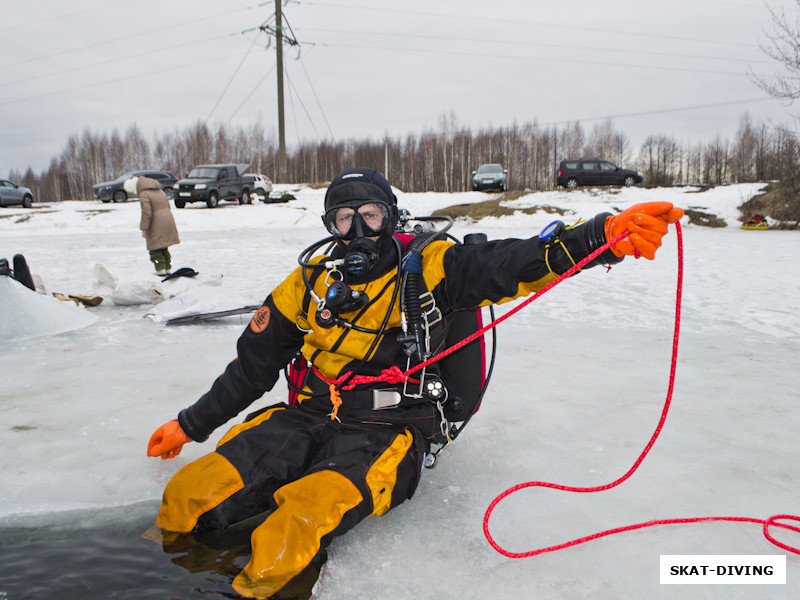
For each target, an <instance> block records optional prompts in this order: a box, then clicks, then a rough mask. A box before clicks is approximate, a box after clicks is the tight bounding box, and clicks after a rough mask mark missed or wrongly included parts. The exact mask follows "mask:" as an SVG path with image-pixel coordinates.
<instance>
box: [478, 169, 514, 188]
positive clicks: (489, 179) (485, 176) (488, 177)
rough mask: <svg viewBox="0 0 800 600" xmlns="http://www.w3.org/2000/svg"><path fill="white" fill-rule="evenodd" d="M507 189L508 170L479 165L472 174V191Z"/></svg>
mask: <svg viewBox="0 0 800 600" xmlns="http://www.w3.org/2000/svg"><path fill="white" fill-rule="evenodd" d="M507 189H508V170H506V169H504V168H503V165H481V166H480V167H478V170H477V171H473V172H472V191H473V192H479V191H481V190H500V191H501V192H505V191H506V190H507Z"/></svg>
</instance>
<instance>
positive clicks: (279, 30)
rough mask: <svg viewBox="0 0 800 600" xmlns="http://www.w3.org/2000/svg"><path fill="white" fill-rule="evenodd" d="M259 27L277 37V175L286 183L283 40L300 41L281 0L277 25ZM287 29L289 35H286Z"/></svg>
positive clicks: (276, 2) (297, 44)
mask: <svg viewBox="0 0 800 600" xmlns="http://www.w3.org/2000/svg"><path fill="white" fill-rule="evenodd" d="M259 29H260V30H261V31H263V32H264V33H266V34H267V35H272V36H274V37H275V50H276V61H277V62H276V65H275V66H276V69H275V70H276V71H277V72H278V173H277V174H276V176H275V181H276V182H277V183H286V126H285V124H284V112H283V42H284V41H285V42H286V43H287V44H289V45H290V46H299V45H300V42H298V41H297V39H296V38H295V37H294V33H293V32H292V28H291V26H287V27H284V26H283V13H282V12H281V0H275V27H271V26H269V25H267V23H266V22H264V23H263V24H262V25H261V26H260V27H259ZM286 31H288V32H289V35H286Z"/></svg>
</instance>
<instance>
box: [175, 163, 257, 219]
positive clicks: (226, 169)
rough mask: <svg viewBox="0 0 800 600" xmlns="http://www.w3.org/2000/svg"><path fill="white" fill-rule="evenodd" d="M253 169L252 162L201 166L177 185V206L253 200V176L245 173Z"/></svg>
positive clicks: (211, 205)
mask: <svg viewBox="0 0 800 600" xmlns="http://www.w3.org/2000/svg"><path fill="white" fill-rule="evenodd" d="M249 168H250V165H249V164H238V165H234V164H230V165H197V166H196V167H195V168H193V169H192V170H191V171H189V174H188V175H187V176H186V177H184V178H183V179H181V180H180V181H178V183H176V184H175V196H174V197H175V208H184V207H185V206H186V203H187V202H205V203H206V206H207V207H208V208H214V207H215V206H217V205H218V204H219V202H220V201H221V200H229V201H236V200H238V201H239V204H250V203H252V201H253V199H252V198H251V197H250V186H251V185H252V184H253V179H252V178H251V177H247V176H245V175H242V173H244V172H245V171H246V170H247V169H249Z"/></svg>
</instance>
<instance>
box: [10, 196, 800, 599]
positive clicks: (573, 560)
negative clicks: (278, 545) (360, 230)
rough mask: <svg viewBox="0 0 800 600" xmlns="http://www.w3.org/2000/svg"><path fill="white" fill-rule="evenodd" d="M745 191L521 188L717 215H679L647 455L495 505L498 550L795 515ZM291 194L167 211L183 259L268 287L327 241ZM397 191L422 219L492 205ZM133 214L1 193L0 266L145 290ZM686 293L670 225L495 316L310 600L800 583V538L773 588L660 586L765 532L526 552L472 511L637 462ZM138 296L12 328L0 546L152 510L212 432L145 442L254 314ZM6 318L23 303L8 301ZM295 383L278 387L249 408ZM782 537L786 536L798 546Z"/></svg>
mask: <svg viewBox="0 0 800 600" xmlns="http://www.w3.org/2000/svg"><path fill="white" fill-rule="evenodd" d="M759 187H760V186H758V185H736V186H724V187H718V188H715V189H712V190H708V191H705V192H702V193H696V191H697V190H696V189H694V188H663V189H652V190H649V189H640V188H633V189H623V190H581V191H573V192H561V191H557V192H548V193H537V194H530V195H527V196H523V197H522V198H520V199H519V200H515V201H513V202H510V203H509V205H511V206H515V205H516V206H518V207H519V208H525V207H528V206H533V205H539V206H546V205H550V206H554V207H559V208H561V209H564V210H567V211H568V214H567V215H566V216H565V217H564V219H565V220H566V221H571V220H576V219H577V218H578V217H590V216H592V215H594V214H595V213H597V212H600V211H603V210H610V209H611V208H612V207H613V208H614V209H622V208H625V207H627V206H630V205H632V204H634V203H636V202H642V201H650V200H669V201H672V202H674V203H675V204H677V205H680V206H683V207H694V208H696V209H698V210H704V211H707V212H709V213H713V214H716V215H718V216H720V217H721V218H723V219H725V220H726V221H727V223H728V225H729V226H728V227H726V228H721V229H709V228H702V227H696V226H692V225H688V224H687V223H686V221H684V228H683V231H684V243H685V263H686V264H685V281H684V290H683V291H684V296H683V313H682V332H681V342H680V354H679V361H678V368H677V378H676V383H675V393H674V399H673V406H672V409H671V412H670V415H669V417H668V418H667V421H666V425H665V428H664V431H663V433H662V435H661V437H660V438H659V439H658V441H657V442H656V444H655V446H654V447H653V449H652V451H651V452H650V454H649V455H648V457H647V459H646V460H645V461H644V463H643V464H642V466H641V468H640V469H639V471H637V473H636V474H634V475H633V477H632V478H631V479H629V480H628V481H627V482H625V483H624V484H623V485H621V486H619V487H617V488H614V489H612V490H609V491H606V492H602V493H597V494H567V493H563V492H558V491H552V490H540V489H537V490H524V491H521V492H519V493H517V494H515V495H513V496H511V497H510V498H508V499H507V500H505V501H504V502H503V503H501V504H500V505H499V506H498V508H497V509H496V510H495V512H494V514H493V516H492V520H491V531H492V534H493V536H494V537H495V539H496V540H497V541H498V542H499V543H500V544H501V545H503V546H504V547H505V548H507V549H509V550H512V551H519V552H521V551H525V550H532V549H534V548H539V547H543V546H548V545H552V544H556V543H559V542H561V541H566V540H569V539H572V538H574V537H579V536H583V535H587V534H590V533H594V532H596V531H600V530H604V529H609V528H612V527H619V526H623V525H627V524H631V523H637V522H642V521H648V520H652V519H665V518H682V517H699V516H739V517H753V518H766V517H769V516H770V515H773V514H778V513H792V514H798V513H800V510H798V484H800V461H798V459H797V451H798V439H800V436H799V435H798V427H799V426H800V392H798V389H800V369H798V365H800V312H798V299H800V263H798V256H800V235H798V233H797V232H793V231H767V232H760V231H756V232H752V231H743V230H741V229H740V228H739V225H740V224H739V222H738V221H736V217H737V216H738V213H737V211H736V207H737V206H738V205H739V204H741V203H742V202H744V201H745V200H747V199H749V198H750V197H751V196H752V195H753V194H754V193H756V191H757V190H758V189H759ZM292 189H293V193H294V194H295V195H296V196H297V200H295V201H292V202H290V203H288V204H270V205H265V204H255V205H252V206H237V205H223V206H221V207H219V208H217V209H214V210H209V209H206V208H205V207H201V206H199V205H192V206H190V207H187V208H186V209H184V210H173V214H174V215H175V219H176V221H177V224H178V228H179V230H180V233H181V239H182V240H183V242H182V243H181V244H180V245H178V246H175V247H173V248H172V255H173V267H174V268H178V267H182V266H188V267H193V268H194V269H196V270H197V271H199V272H200V273H201V274H220V273H221V274H222V275H223V277H222V279H221V281H220V288H221V289H222V290H225V291H227V292H229V293H230V294H231V295H235V296H240V297H242V298H246V299H255V300H256V302H260V301H261V300H262V299H263V298H264V297H265V296H266V294H267V293H268V292H269V291H270V290H271V289H272V287H274V286H275V285H276V284H277V283H279V282H280V281H281V280H282V279H283V277H284V276H285V275H286V274H287V273H288V272H289V271H290V270H291V269H292V268H294V266H295V265H296V259H297V255H298V254H299V253H300V251H301V250H302V249H303V248H305V247H307V246H308V245H310V244H311V243H313V242H314V241H316V240H317V239H319V238H321V237H323V236H324V235H325V231H324V229H323V228H322V225H321V221H320V218H319V214H320V207H321V205H322V197H323V194H324V190H322V189H312V188H309V187H304V186H297V187H293V188H292ZM398 196H399V199H400V205H401V206H403V207H405V208H408V209H409V210H410V211H411V213H412V214H418V215H423V214H429V213H430V212H431V211H433V210H435V209H437V208H440V207H443V206H448V205H452V204H460V203H465V202H477V201H480V200H484V199H486V198H487V197H489V195H487V194H481V193H464V194H434V193H425V194H404V193H401V192H398ZM553 218H555V217H554V216H553V215H552V214H551V213H548V212H546V211H545V210H540V211H538V212H536V213H535V214H531V215H527V214H522V213H520V214H518V215H516V216H513V217H504V218H499V219H485V220H483V221H482V222H479V223H462V222H459V223H457V224H456V226H455V227H454V229H453V230H452V232H453V233H454V234H455V235H457V236H463V235H464V234H466V233H469V232H473V231H483V232H485V233H487V234H488V235H489V238H490V239H496V238H501V237H511V236H514V237H523V236H530V235H534V234H536V233H538V232H539V231H540V230H541V228H542V227H543V226H544V225H546V224H547V223H549V222H550V221H551V220H553ZM138 219H139V206H138V204H137V203H136V202H128V203H124V204H100V203H87V202H65V203H61V204H51V205H47V206H37V207H36V208H35V209H32V210H23V209H14V208H6V209H2V212H0V257H3V256H4V257H6V258H9V259H10V258H11V256H13V255H14V254H17V253H22V254H24V255H25V256H26V258H27V260H28V263H29V265H30V267H31V270H32V271H33V272H34V273H38V274H39V275H41V276H42V277H43V278H44V279H45V281H46V282H47V285H48V287H49V289H50V290H52V291H55V292H61V293H64V294H84V295H89V294H92V293H93V291H94V290H93V287H94V275H93V273H94V268H95V265H97V264H98V263H100V264H103V265H105V266H106V267H107V268H108V270H109V271H110V272H112V273H114V274H115V275H118V276H120V277H123V278H130V279H136V280H148V279H151V280H153V281H154V282H156V281H158V280H157V279H156V278H155V277H154V276H153V275H152V274H151V272H152V268H151V265H150V263H149V260H148V256H147V252H146V251H145V248H144V241H143V240H142V238H141V237H140V235H139V232H138V230H137V226H138ZM675 284H676V236H675V235H674V232H672V233H671V234H670V235H669V236H668V238H667V239H666V242H665V245H664V247H663V248H662V249H661V250H660V252H659V255H658V257H657V259H656V260H655V261H652V262H650V261H645V260H639V261H636V260H632V259H627V260H626V261H625V262H624V263H623V264H621V265H619V266H618V267H614V268H613V269H612V270H611V271H610V272H608V273H607V272H605V270H604V269H601V268H597V269H592V270H590V271H587V272H585V273H582V274H580V275H579V276H577V277H574V278H571V279H570V280H568V281H566V282H564V283H563V284H562V285H560V286H558V287H556V288H555V289H554V290H552V291H551V292H549V293H548V294H546V295H545V296H543V297H542V298H540V299H539V300H537V301H536V302H534V303H533V304H532V305H531V306H529V307H527V308H525V309H524V310H522V311H521V312H520V313H518V314H517V315H515V316H513V317H512V318H511V319H510V320H508V321H506V322H504V323H503V324H501V325H500V326H499V328H498V346H499V351H498V357H497V366H496V368H495V374H494V377H493V380H492V383H491V386H490V388H489V391H488V393H487V395H486V398H485V399H484V403H483V406H482V408H481V410H480V412H479V413H478V415H477V416H476V417H475V418H474V419H473V420H472V422H471V423H470V425H469V427H468V428H467V429H466V430H465V432H464V434H463V435H462V436H460V437H459V439H458V440H457V442H456V443H455V444H453V445H452V446H451V447H449V448H447V449H446V450H445V451H444V452H443V453H442V455H441V457H440V460H439V463H438V465H437V466H436V467H435V468H434V469H433V470H430V471H426V472H425V473H424V477H423V480H422V482H421V484H420V486H419V489H418V490H417V493H416V495H415V497H414V498H413V499H412V500H411V501H410V502H407V503H405V504H404V505H402V506H401V507H399V508H398V509H395V510H393V511H391V512H390V513H388V514H387V515H385V516H384V517H381V518H370V519H367V520H366V521H364V522H363V523H362V524H360V525H359V526H358V527H356V528H355V530H353V531H351V532H350V533H349V534H347V535H346V536H344V537H342V538H340V539H338V540H336V541H335V542H334V544H333V545H332V547H331V551H330V558H329V561H328V563H327V564H326V566H325V568H324V570H323V573H322V576H321V578H320V580H319V582H318V584H317V586H316V588H315V592H314V598H318V599H320V600H323V599H324V600H338V599H344V598H348V599H351V598H374V597H376V596H377V595H378V593H379V594H380V595H381V596H382V597H385V598H393V599H401V598H409V599H411V598H413V599H427V598H452V597H460V598H475V599H477V598H487V597H496V598H516V597H519V596H520V594H524V595H525V596H526V597H536V598H542V599H555V598H559V599H560V598H593V599H595V598H601V599H605V598H608V599H620V598H631V599H641V598H720V599H722V598H725V599H726V600H727V599H729V598H775V599H783V598H791V597H794V596H796V594H797V591H798V588H800V558H799V557H798V556H796V555H793V554H789V555H788V558H787V584H786V585H783V586H730V585H721V586H662V585H660V584H659V573H658V569H659V557H660V555H662V554H730V555H737V554H745V555H746V554H786V552H784V551H782V550H780V549H778V548H776V547H775V546H772V545H771V544H769V543H768V542H767V541H766V539H765V538H764V537H763V535H762V533H761V528H760V527H759V526H758V525H753V524H732V523H702V524H692V525H679V526H669V527H661V528H656V529H644V530H639V531H635V532H629V533H624V534H622V535H617V536H612V537H608V538H604V539H601V540H596V541H593V542H590V543H588V544H583V545H581V546H578V547H575V548H571V549H567V550H563V551H560V552H556V553H551V554H545V555H541V556H538V557H534V558H527V559H521V560H511V559H506V558H504V557H502V556H500V555H499V554H497V553H496V552H495V551H494V550H493V549H492V548H491V547H490V546H489V545H488V543H487V542H486V541H485V539H484V537H483V533H482V521H483V514H484V511H485V509H486V507H487V506H488V504H489V503H490V502H491V501H492V499H494V497H495V496H496V495H497V494H499V493H500V492H502V491H503V490H505V489H506V488H508V487H511V486H513V485H515V484H517V483H520V482H523V481H529V480H545V481H551V482H555V483H562V484H565V485H575V486H594V485H601V484H605V483H608V482H610V481H613V480H615V479H616V478H618V477H619V476H620V475H622V474H623V473H624V472H625V471H627V470H628V468H629V467H630V466H631V465H632V464H633V462H634V461H635V460H636V458H637V457H638V455H639V453H640V452H641V451H642V449H643V448H644V446H645V444H646V443H647V440H648V439H649V437H650V435H651V434H652V432H653V430H654V428H655V426H656V423H657V422H658V419H659V416H660V413H661V410H662V406H663V403H664V398H665V393H666V389H667V380H668V374H669V360H670V351H671V335H672V325H673V309H674V295H675ZM43 299H44V298H43ZM152 308H153V306H152V305H151V306H146V305H136V306H121V305H115V304H114V303H113V302H111V301H107V302H104V303H103V304H101V305H100V306H98V307H95V308H81V309H80V310H81V311H84V312H86V313H89V314H90V315H92V316H94V319H95V322H94V323H93V324H89V325H87V326H85V327H82V328H79V329H75V330H73V331H69V332H64V333H59V334H54V335H47V336H39V337H32V338H30V339H15V340H13V341H8V340H6V341H4V342H3V344H2V348H0V364H2V375H0V381H2V390H0V408H1V409H2V415H3V418H2V426H0V472H2V480H3V485H2V486H0V545H1V544H2V539H3V531H4V529H5V528H7V527H12V526H15V525H19V524H30V523H36V522H37V520H41V522H43V523H44V522H53V521H56V522H57V521H58V520H59V519H61V518H64V519H65V520H66V518H67V517H66V516H64V515H68V514H69V513H68V512H67V511H71V510H75V509H106V508H114V507H125V506H133V505H143V506H144V507H145V509H147V507H150V506H152V511H153V515H155V510H156V509H157V505H158V500H159V499H160V496H161V492H162V490H163V487H164V485H165V483H166V482H167V481H168V479H169V478H170V476H171V475H172V474H173V473H174V472H175V471H176V470H177V469H178V468H180V467H181V466H182V465H184V464H186V463H187V462H189V461H191V460H193V459H195V458H197V457H199V456H201V455H202V454H204V453H206V452H208V451H210V450H211V449H212V448H213V444H214V443H215V442H216V440H218V439H219V438H220V437H221V436H222V434H223V433H224V430H225V428H222V430H220V431H218V432H216V434H215V436H212V438H211V439H210V440H209V441H208V442H206V443H204V444H196V443H192V444H188V445H187V446H186V447H185V448H184V450H183V452H182V454H181V455H180V456H179V457H177V458H175V459H173V460H167V461H163V460H157V459H152V458H148V457H147V456H145V448H146V444H147V440H148V438H149V436H150V434H151V433H152V431H153V430H154V429H155V428H156V427H157V426H158V425H160V424H162V423H163V422H164V421H166V420H168V419H170V418H173V417H174V416H175V415H176V414H177V412H178V411H179V410H180V409H181V408H183V407H185V406H187V405H188V404H190V403H192V402H194V401H195V400H196V399H197V398H198V397H199V396H200V395H201V394H202V393H204V392H205V391H206V390H207V389H208V387H209V386H210V384H211V382H212V381H213V379H214V378H215V377H216V376H217V375H218V374H219V373H220V372H221V371H222V370H223V369H224V367H225V365H226V364H227V363H228V361H229V360H231V359H232V358H233V357H234V356H235V352H236V348H235V342H236V339H237V338H238V336H239V333H240V332H241V330H242V329H243V328H244V326H245V325H246V323H247V321H248V318H249V317H248V315H244V316H236V317H227V318H225V319H221V320H218V321H213V322H206V323H203V324H193V325H186V326H168V325H165V324H162V323H156V322H154V321H153V320H151V319H148V318H144V315H145V314H146V313H147V311H148V310H152ZM507 309H508V308H507V307H506V308H502V307H501V308H500V309H499V310H498V314H502V313H503V312H504V311H505V310H507ZM3 318H4V319H16V318H18V317H17V315H9V314H8V309H7V308H6V307H4V315H3ZM285 395H286V389H285V386H282V384H281V383H280V382H279V384H278V385H276V387H275V389H274V390H272V391H271V392H269V393H268V394H266V396H265V397H264V398H263V399H262V400H261V401H259V403H258V405H266V404H268V403H274V402H277V401H280V400H282V399H283V398H285ZM255 406H256V405H254V407H255ZM100 514H101V512H99V513H98V515H100ZM62 516H63V517H62ZM98 518H100V516H98ZM75 526H76V527H78V525H75ZM776 535H777V536H778V537H779V539H784V540H785V541H787V542H790V543H793V545H795V546H797V545H800V536H797V535H794V538H793V539H792V536H790V535H788V534H786V533H781V532H778V533H777V534H776ZM0 591H2V584H0Z"/></svg>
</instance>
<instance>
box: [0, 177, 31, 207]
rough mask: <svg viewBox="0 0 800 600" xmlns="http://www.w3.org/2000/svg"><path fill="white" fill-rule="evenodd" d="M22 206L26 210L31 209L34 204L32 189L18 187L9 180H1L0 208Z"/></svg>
mask: <svg viewBox="0 0 800 600" xmlns="http://www.w3.org/2000/svg"><path fill="white" fill-rule="evenodd" d="M12 204H21V205H22V206H24V207H25V208H30V207H31V205H32V204H33V192H32V191H31V190H30V188H26V187H25V186H22V185H17V184H16V183H14V182H13V181H9V180H8V179H0V206H11V205H12Z"/></svg>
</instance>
